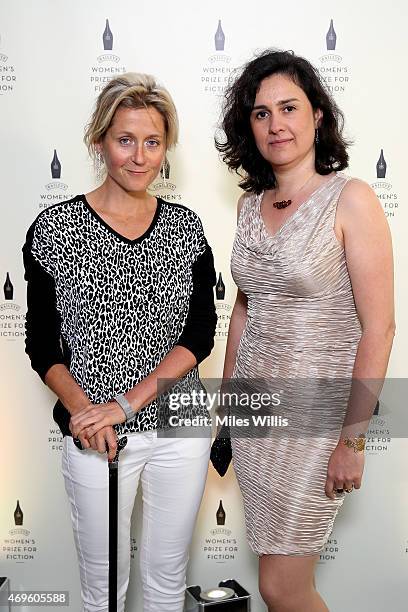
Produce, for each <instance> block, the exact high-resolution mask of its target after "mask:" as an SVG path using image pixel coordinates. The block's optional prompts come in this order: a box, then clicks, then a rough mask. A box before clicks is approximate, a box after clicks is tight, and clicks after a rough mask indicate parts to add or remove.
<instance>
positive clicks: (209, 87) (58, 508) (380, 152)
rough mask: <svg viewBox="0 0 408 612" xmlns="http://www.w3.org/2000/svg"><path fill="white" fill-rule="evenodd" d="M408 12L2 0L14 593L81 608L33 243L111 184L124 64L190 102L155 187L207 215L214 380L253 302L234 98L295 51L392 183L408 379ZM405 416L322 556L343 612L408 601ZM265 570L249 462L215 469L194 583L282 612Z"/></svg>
mask: <svg viewBox="0 0 408 612" xmlns="http://www.w3.org/2000/svg"><path fill="white" fill-rule="evenodd" d="M404 16H405V17H404ZM406 18H407V8H406V3H404V2H403V1H402V0H396V1H394V2H392V3H383V2H379V1H377V2H373V1H372V0H360V1H359V2H354V1H352V0H343V2H342V3H330V2H327V1H324V0H309V2H303V1H301V0H294V2H292V3H290V5H288V4H287V3H280V2H270V1H269V0H254V1H253V2H251V3H249V4H248V3H239V2H238V3H237V2H233V0H224V1H223V2H219V1H216V0H208V1H207V2H205V3H194V2H192V3H187V2H183V1H180V0H179V1H177V0H176V1H174V2H166V1H165V0H156V2H148V1H146V0H138V2H134V1H133V0H122V1H121V2H111V1H108V0H98V1H97V0H88V1H87V2H67V1H66V0H53V1H51V0H37V1H36V2H27V1H23V0H2V3H1V6H0V113H1V146H0V168H1V183H0V190H1V214H0V223H1V239H0V290H1V292H2V295H1V296H0V360H1V361H0V367H1V369H0V372H1V380H0V393H1V401H2V407H1V411H0V454H1V471H0V498H1V504H0V576H7V577H8V578H9V579H10V585H11V588H12V589H14V590H22V589H24V590H62V591H69V594H70V604H69V609H70V610H72V611H75V612H76V611H77V610H79V609H80V596H79V575H78V569H77V560H76V553H75V549H74V542H73V537H72V532H71V525H70V517H69V510H68V504H67V501H66V496H65V491H64V487H63V482H62V476H61V475H60V455H61V446H62V438H61V434H60V432H59V430H58V428H57V427H56V425H55V424H54V422H53V421H52V417H51V409H52V406H53V404H54V402H55V398H54V396H53V394H52V393H51V392H50V391H49V390H48V389H47V388H46V387H45V386H44V385H42V383H41V382H40V380H39V378H38V377H37V375H36V374H35V373H34V372H33V371H32V370H31V368H30V365H29V361H28V358H27V356H26V355H25V353H24V319H25V312H26V306H25V282H24V278H23V266H22V257H21V247H22V245H23V243H24V238H25V232H26V230H27V228H28V227H29V225H30V224H31V222H32V221H33V219H34V218H35V217H36V215H37V214H38V213H39V212H41V211H42V210H44V209H45V208H47V207H48V206H50V205H52V204H55V203H56V202H59V201H61V200H66V199H69V198H71V197H72V196H74V195H75V194H77V193H84V192H87V191H89V190H91V189H92V188H93V186H94V185H95V177H94V174H93V170H92V165H91V162H90V160H89V158H88V156H87V152H86V149H85V147H84V145H83V143H82V137H83V130H84V125H85V124H86V122H87V120H88V118H89V116H90V113H91V111H92V108H93V104H94V101H95V98H96V96H97V94H98V93H99V91H100V90H101V89H102V88H103V87H104V85H105V84H106V83H107V82H108V81H109V80H110V79H111V78H112V77H114V76H116V75H118V74H121V73H122V72H124V71H137V72H149V73H152V74H154V75H156V76H157V77H158V79H159V80H160V81H162V82H163V83H164V84H165V85H166V86H167V88H168V89H169V91H170V92H171V94H172V95H173V97H174V99H175V102H176V106H177V108H178V112H179V116H180V125H181V134H180V144H179V146H178V147H177V149H176V150H175V151H174V152H171V153H170V155H169V161H170V177H169V180H168V181H167V182H163V181H161V180H160V179H157V181H156V182H155V184H154V185H153V191H154V192H155V193H157V194H159V195H161V196H162V197H164V198H165V199H167V200H169V201H170V202H175V203H178V202H182V203H183V204H185V205H187V206H189V207H191V208H193V209H194V210H195V211H197V213H198V214H199V215H200V216H201V219H202V220H203V224H204V227H205V231H206V234H207V237H208V241H209V243H210V244H211V246H212V247H213V251H214V255H215V262H216V268H217V287H216V304H217V312H218V326H217V337H216V343H215V348H214V351H213V353H212V355H211V357H210V358H208V359H207V360H206V361H205V362H204V363H203V364H202V366H201V374H202V376H203V377H204V378H219V377H220V375H221V373H222V364H223V356H224V351H225V344H226V339H227V334H228V325H229V320H230V316H231V311H232V307H233V303H234V299H235V287H234V283H233V281H232V278H231V274H230V268H229V258H230V250H231V245H232V240H233V236H234V227H235V222H236V221H235V219H236V201H237V199H238V197H239V195H240V190H239V188H238V187H237V183H238V180H237V177H236V176H234V175H232V174H230V173H229V172H228V171H227V169H226V167H225V166H224V165H223V164H222V163H221V161H220V160H219V157H218V154H217V152H216V150H215V148H214V144H213V140H214V134H215V133H216V130H217V125H218V120H219V111H220V101H221V100H222V96H223V92H224V90H225V87H226V85H227V83H228V80H229V78H230V76H231V74H232V73H233V71H234V69H235V68H237V67H239V66H240V65H242V64H243V63H244V62H245V61H247V60H248V59H250V58H251V57H252V56H253V54H254V53H255V52H256V51H257V50H261V49H264V48H266V47H277V48H280V49H292V50H294V51H295V52H296V53H298V54H301V55H304V56H305V57H306V58H308V59H309V60H310V61H312V62H313V64H314V65H315V66H316V67H317V68H318V70H319V72H320V74H321V76H322V78H323V80H324V82H325V84H326V86H327V88H328V90H329V91H330V92H331V93H332V94H333V95H334V97H335V99H336V100H337V102H338V104H339V105H340V107H341V108H342V109H343V111H344V113H345V117H346V133H347V136H348V137H349V138H351V139H352V140H353V141H354V145H353V147H352V148H351V150H350V156H351V165H350V170H349V173H350V174H351V175H353V176H358V177H360V178H362V179H364V180H365V181H367V182H368V183H369V184H370V185H371V186H372V188H373V189H374V190H375V192H376V193H377V195H378V198H379V199H380V201H381V204H382V206H383V208H384V212H385V214H386V216H387V219H388V222H389V225H390V228H391V231H392V236H393V242H394V249H395V264H396V304H397V335H396V339H395V343H394V349H393V353H392V358H391V362H390V367H389V373H388V375H389V377H393V378H395V379H403V378H404V377H405V376H406V347H407V344H408V323H407V320H406V317H404V314H405V312H406V311H407V308H408V291H407V281H406V269H407V255H408V246H407V241H406V226H407V219H408V216H407V203H406V200H407V195H408V193H407V192H408V189H407V183H406V176H405V172H406V170H405V166H406V142H407V121H406V103H405V102H406V100H407V94H408V91H407V85H406V79H405V77H404V75H405V71H406V66H405V63H406V62H405V59H406V52H407V49H408V45H407V38H406V32H405V29H406V25H405V24H406ZM391 419H392V410H390V409H388V408H387V405H385V404H384V403H381V405H380V411H379V414H378V415H377V416H375V417H374V419H373V421H372V424H371V427H370V431H369V439H368V442H367V462H366V471H365V476H364V486H363V488H362V489H361V490H360V492H354V493H353V494H352V495H350V496H349V497H348V498H347V500H346V503H345V504H344V507H343V509H342V511H341V513H340V515H339V517H338V520H337V521H336V524H335V528H334V531H333V533H332V535H331V537H330V540H329V542H328V543H327V546H326V548H325V550H324V551H323V552H322V554H321V556H320V562H319V565H318V569H317V581H318V587H319V589H320V591H321V592H322V594H323V595H324V597H325V598H326V600H327V602H328V605H329V608H330V610H331V611H334V612H340V611H343V610H351V611H353V610H357V609H358V610H360V611H362V612H383V611H384V610H386V609H387V610H392V612H400V611H401V612H402V611H403V610H405V609H406V601H407V585H408V580H407V577H408V486H407V485H408V478H407V469H406V467H407V442H406V439H404V438H403V437H400V438H396V437H394V436H392V435H391V432H390V427H391V425H390V420H391ZM402 435H403V432H402ZM187 486H188V483H186V487H187ZM140 512H141V502H140V497H139V498H138V500H137V503H136V506H135V510H134V517H133V518H134V521H133V531H132V540H131V559H132V567H131V584H130V587H129V593H128V604H127V610H132V611H140V612H141V611H142V605H141V588H140V578H139V569H138V546H139V541H140V540H139V535H140V531H139V530H140V521H139V520H138V518H139V515H140ZM257 571H258V568H257V558H256V556H255V555H254V554H253V553H252V552H251V551H250V549H249V548H248V545H247V543H246V538H245V528H244V520H243V508H242V499H241V495H240V492H239V489H238V487H237V483H236V479H235V475H234V472H233V470H232V468H230V469H229V471H228V473H227V475H226V476H225V478H223V479H221V478H220V477H219V476H218V475H217V474H216V472H215V471H214V470H213V469H212V467H210V468H209V473H208V480H207V486H206V490H205V495H204V499H203V502H202V505H201V509H200V514H199V519H198V523H197V527H196V530H195V535H194V540H193V544H192V550H191V560H190V564H189V571H188V584H190V585H194V584H196V585H201V586H202V587H205V588H209V587H211V586H213V585H216V584H217V583H218V582H219V581H220V580H224V579H228V578H234V579H235V580H237V581H238V582H239V583H240V584H241V585H242V586H243V587H244V588H245V589H247V591H249V593H250V594H251V596H252V610H253V612H261V611H264V610H266V608H265V606H264V604H263V603H262V600H261V599H260V596H259V594H258V589H257ZM57 607H58V606H55V609H57ZM13 609H16V610H21V611H25V610H28V609H31V608H30V607H29V606H20V607H18V606H17V607H16V608H13ZM49 609H54V608H53V606H50V608H49ZM58 609H59V608H58Z"/></svg>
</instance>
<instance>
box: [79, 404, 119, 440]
mask: <svg viewBox="0 0 408 612" xmlns="http://www.w3.org/2000/svg"><path fill="white" fill-rule="evenodd" d="M125 420H126V415H125V413H124V412H123V410H122V408H121V407H120V406H119V404H118V403H117V402H108V403H106V404H89V405H88V406H85V408H82V409H81V410H79V411H78V412H76V413H75V414H74V415H72V417H71V422H70V430H71V433H72V435H73V436H74V437H75V438H78V437H79V438H80V437H81V433H82V432H83V431H84V430H85V429H86V433H87V438H88V439H89V438H91V437H92V436H94V435H95V434H96V433H98V431H100V430H101V429H103V428H104V427H109V426H112V425H117V424H119V423H124V422H125Z"/></svg>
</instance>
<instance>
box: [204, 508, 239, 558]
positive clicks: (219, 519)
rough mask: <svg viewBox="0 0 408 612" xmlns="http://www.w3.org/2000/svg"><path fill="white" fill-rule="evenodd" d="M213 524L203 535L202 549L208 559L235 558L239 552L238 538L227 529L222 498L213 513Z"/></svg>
mask: <svg viewBox="0 0 408 612" xmlns="http://www.w3.org/2000/svg"><path fill="white" fill-rule="evenodd" d="M214 515H215V516H214V519H215V525H214V528H213V529H210V530H209V531H208V533H207V535H205V536H204V543H203V545H202V550H203V553H204V556H205V558H206V559H208V560H209V561H215V562H216V563H226V561H233V560H235V558H236V556H237V555H238V553H239V546H238V539H237V538H236V537H235V536H234V534H233V532H232V530H231V529H228V520H227V512H226V510H225V508H224V504H223V501H222V499H220V503H219V505H218V508H217V510H216V512H215V513H214Z"/></svg>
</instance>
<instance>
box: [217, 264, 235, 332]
mask: <svg viewBox="0 0 408 612" xmlns="http://www.w3.org/2000/svg"><path fill="white" fill-rule="evenodd" d="M215 308H216V311H217V317H218V320H217V329H216V330H215V339H216V340H223V341H226V339H227V338H228V329H229V324H230V320H231V310H232V305H231V304H229V303H228V302H227V301H226V300H225V284H224V281H223V278H222V274H221V272H219V274H218V278H217V284H216V285H215Z"/></svg>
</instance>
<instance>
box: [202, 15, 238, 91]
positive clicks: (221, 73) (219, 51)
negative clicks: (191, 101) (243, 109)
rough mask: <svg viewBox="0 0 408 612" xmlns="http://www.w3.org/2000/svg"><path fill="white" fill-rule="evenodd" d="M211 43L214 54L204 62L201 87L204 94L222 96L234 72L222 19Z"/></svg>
mask: <svg viewBox="0 0 408 612" xmlns="http://www.w3.org/2000/svg"><path fill="white" fill-rule="evenodd" d="M209 40H210V37H209ZM211 42H212V53H211V55H209V56H208V57H207V59H206V61H205V62H204V65H203V68H202V72H201V85H202V88H203V92H204V93H208V94H214V95H216V96H221V95H222V94H223V93H224V91H225V89H226V87H227V85H228V80H229V77H230V74H231V71H232V67H231V61H232V57H231V56H230V55H228V53H227V52H226V49H227V48H228V41H227V38H226V36H225V32H224V29H223V26H222V23H221V19H219V20H218V26H217V29H216V30H215V34H214V35H213V38H212V41H211Z"/></svg>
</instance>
